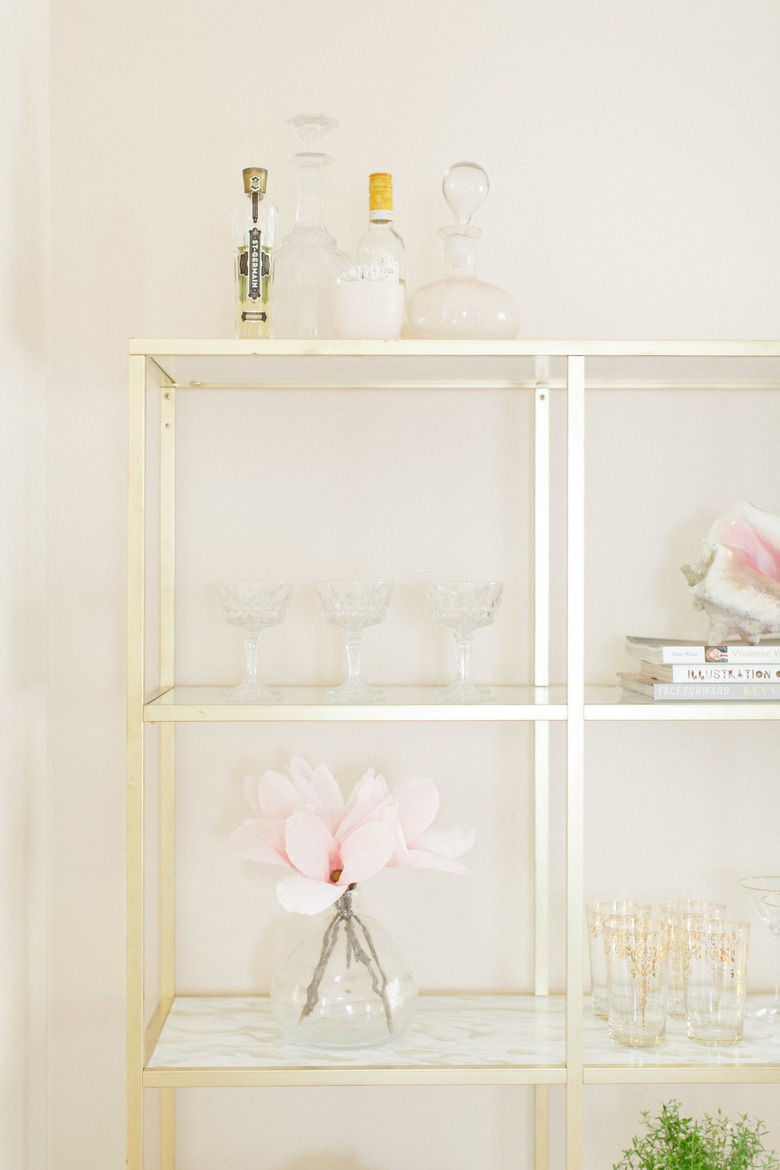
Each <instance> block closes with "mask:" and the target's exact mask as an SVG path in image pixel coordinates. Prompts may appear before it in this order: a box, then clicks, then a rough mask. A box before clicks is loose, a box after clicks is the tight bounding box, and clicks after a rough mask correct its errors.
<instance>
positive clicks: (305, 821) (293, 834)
mask: <svg viewBox="0 0 780 1170" xmlns="http://www.w3.org/2000/svg"><path fill="white" fill-rule="evenodd" d="M285 842H286V847H287V856H288V857H289V859H290V863H291V865H293V866H294V867H295V869H297V870H299V871H300V872H301V873H302V874H304V875H305V876H306V877H308V878H312V879H313V880H314V881H324V882H327V881H329V878H330V874H331V873H332V871H333V870H334V869H342V868H343V866H342V865H341V863H340V862H339V854H338V845H337V843H336V841H335V839H334V837H333V834H332V833H331V831H330V829H329V828H328V826H327V825H326V824H325V822H324V821H323V819H322V817H321V816H318V814H317V813H315V812H311V811H309V810H304V811H301V812H297V813H293V815H292V816H291V817H289V818H288V820H287V825H286V828H285Z"/></svg>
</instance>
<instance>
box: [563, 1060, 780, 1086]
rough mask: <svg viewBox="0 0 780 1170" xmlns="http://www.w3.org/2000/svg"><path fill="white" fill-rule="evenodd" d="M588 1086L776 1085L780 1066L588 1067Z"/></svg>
mask: <svg viewBox="0 0 780 1170" xmlns="http://www.w3.org/2000/svg"><path fill="white" fill-rule="evenodd" d="M582 1079H583V1082H584V1083H585V1084H586V1085H699V1084H701V1085H705V1084H706V1085H770V1084H771V1085H774V1084H778V1083H780V1065H778V1064H751V1065H747V1064H746V1065H739V1064H732V1065H701V1066H692V1065H681V1064H666V1065H658V1066H656V1067H653V1068H624V1067H620V1066H617V1065H616V1066H615V1067H613V1068H610V1067H593V1066H588V1065H586V1066H585V1069H584V1070H583V1077H582Z"/></svg>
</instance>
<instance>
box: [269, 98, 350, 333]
mask: <svg viewBox="0 0 780 1170" xmlns="http://www.w3.org/2000/svg"><path fill="white" fill-rule="evenodd" d="M285 125H286V126H290V127H291V128H292V129H294V130H296V131H297V132H298V134H299V135H300V137H301V139H302V140H303V143H304V146H305V149H304V150H303V151H300V152H299V153H298V154H294V155H292V162H293V163H294V164H295V166H296V168H297V187H298V190H297V202H296V211H295V223H294V225H293V228H292V231H291V232H290V234H289V235H288V236H286V237H285V239H284V240H283V241H282V244H281V246H280V247H279V248H278V250H277V253H276V263H275V266H274V309H273V317H272V323H271V333H272V336H273V337H287V338H305V339H309V338H316V337H335V330H334V326H333V309H332V297H333V287H334V285H335V284H336V281H337V279H338V277H339V276H340V275H341V273H342V272H344V271H345V269H347V268H349V266H350V260H349V258H348V257H347V256H345V254H344V253H343V252H341V251H340V250H339V248H338V247H337V245H336V241H335V240H334V238H333V236H332V235H330V233H329V232H328V231H327V229H326V228H325V224H324V223H323V219H322V170H323V167H324V166H326V164H328V163H330V162H332V161H333V160H332V158H331V157H330V155H327V154H321V153H319V152H318V151H315V150H313V149H312V148H313V147H314V145H315V144H316V142H317V141H318V139H319V138H320V137H321V136H322V135H323V134H325V133H326V132H327V131H328V130H332V129H333V128H334V127H336V126H338V122H336V121H335V120H334V119H333V118H326V117H325V116H324V115H323V114H298V116H297V117H295V118H291V119H290V120H289V121H287V122H285Z"/></svg>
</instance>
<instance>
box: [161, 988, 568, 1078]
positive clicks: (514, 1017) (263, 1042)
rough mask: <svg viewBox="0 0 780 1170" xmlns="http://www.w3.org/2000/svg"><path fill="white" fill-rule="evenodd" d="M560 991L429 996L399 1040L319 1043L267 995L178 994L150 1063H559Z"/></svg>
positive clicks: (170, 1065)
mask: <svg viewBox="0 0 780 1170" xmlns="http://www.w3.org/2000/svg"><path fill="white" fill-rule="evenodd" d="M564 1031H565V1028H564V1008H563V999H562V998H560V997H550V998H547V997H541V996H540V997H534V996H506V995H496V996H423V997H421V998H420V1000H419V1002H418V1006H417V1011H416V1013H415V1016H414V1019H413V1020H412V1023H411V1024H410V1026H409V1029H408V1031H407V1032H406V1034H405V1035H404V1036H402V1037H401V1038H400V1039H399V1040H398V1041H397V1043H395V1044H386V1045H378V1046H376V1047H371V1048H359V1049H343V1048H340V1049H327V1048H320V1049H313V1048H309V1047H304V1046H302V1045H298V1044H295V1043H293V1042H291V1041H289V1040H287V1039H286V1038H285V1037H284V1036H283V1034H282V1033H281V1031H280V1030H279V1028H278V1027H277V1025H276V1023H275V1022H274V1019H273V1016H272V1015H271V1008H270V1004H269V1001H268V1000H267V999H265V998H257V997H249V996H246V997H244V996H236V997H233V996H182V997H179V998H177V999H175V1000H174V1003H173V1006H172V1007H171V1010H170V1012H169V1014H168V1018H167V1020H166V1021H165V1025H164V1026H163V1029H162V1033H161V1035H160V1039H159V1041H158V1043H157V1045H156V1047H155V1050H154V1054H153V1056H152V1058H151V1060H150V1061H149V1067H150V1068H280V1067H282V1068H286V1067H293V1068H302V1067H305V1068H332V1067H333V1066H334V1065H337V1066H338V1067H339V1068H365V1067H371V1068H376V1067H380V1068H406V1067H414V1068H425V1067H428V1068H463V1067H484V1068H491V1067H492V1068H495V1067H506V1066H509V1067H513V1068H540V1067H541V1068H549V1067H553V1068H561V1067H562V1066H563V1062H564Z"/></svg>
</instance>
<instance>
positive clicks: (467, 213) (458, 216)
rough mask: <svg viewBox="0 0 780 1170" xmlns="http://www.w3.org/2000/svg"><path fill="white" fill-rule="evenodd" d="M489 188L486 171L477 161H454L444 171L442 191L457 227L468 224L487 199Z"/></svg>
mask: <svg viewBox="0 0 780 1170" xmlns="http://www.w3.org/2000/svg"><path fill="white" fill-rule="evenodd" d="M489 190H490V183H489V182H488V177H487V172H486V171H485V170H484V168H483V167H481V166H479V165H478V163H473V162H459V163H454V164H453V166H451V167H450V168H449V170H448V171H445V173H444V179H443V181H442V191H443V192H444V198H445V199H446V200H447V203H448V205H449V207H450V208H451V210H452V214H453V215H454V216H455V223H456V224H457V225H458V227H467V226H468V224H469V222H470V220H471V217H472V215H474V213H475V212H476V211H478V210H479V208H480V207H481V206H482V204H483V203H484V202H485V200H486V199H487V196H488V191H489Z"/></svg>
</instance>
